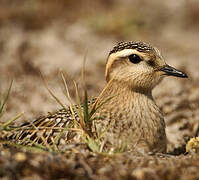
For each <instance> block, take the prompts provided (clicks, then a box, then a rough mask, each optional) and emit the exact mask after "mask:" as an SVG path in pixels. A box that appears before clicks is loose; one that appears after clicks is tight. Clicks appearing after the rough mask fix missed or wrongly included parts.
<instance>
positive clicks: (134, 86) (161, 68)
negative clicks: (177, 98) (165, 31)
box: [10, 41, 188, 153]
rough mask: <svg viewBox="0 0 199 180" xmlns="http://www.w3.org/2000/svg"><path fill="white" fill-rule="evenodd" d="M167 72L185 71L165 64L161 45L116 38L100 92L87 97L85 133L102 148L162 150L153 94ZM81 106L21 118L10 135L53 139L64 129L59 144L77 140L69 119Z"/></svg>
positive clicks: (163, 144)
mask: <svg viewBox="0 0 199 180" xmlns="http://www.w3.org/2000/svg"><path fill="white" fill-rule="evenodd" d="M166 76H175V77H180V78H187V77H188V76H187V74H186V73H184V72H182V71H180V70H177V69H175V68H173V67H172V66H169V65H168V64H167V63H166V62H165V60H164V58H163V57H162V56H161V53H160V51H159V50H158V49H157V48H156V47H153V46H151V45H150V44H148V43H145V42H142V41H129V42H119V43H118V44H116V45H115V46H114V47H113V48H112V50H111V51H110V52H109V54H108V57H107V61H106V68H105V79H106V82H107V83H106V85H105V87H104V89H103V90H102V92H101V93H100V94H99V96H98V97H97V98H94V99H91V100H90V101H89V103H88V107H89V108H91V109H95V113H93V116H94V118H93V120H92V122H90V125H89V127H90V128H89V132H91V135H90V136H91V137H92V138H94V139H95V140H101V141H102V142H103V143H101V145H102V144H103V145H102V147H104V148H105V149H107V148H109V149H112V150H114V151H116V150H118V149H121V148H123V149H125V151H131V150H137V151H142V152H153V153H166V151H167V138H166V133H165V121H164V117H163V114H162V112H161V111H160V109H159V107H158V106H157V105H156V103H155V101H154V98H153V96H152V90H153V89H154V87H155V86H156V85H158V84H159V83H160V82H161V81H162V79H163V78H164V77H166ZM82 108H83V106H82V105H80V106H79V105H73V106H69V107H68V108H63V109H60V110H58V111H56V112H54V113H48V115H46V116H42V117H39V118H37V119H36V120H34V121H33V122H27V123H25V124H22V125H21V127H22V128H21V129H20V128H19V129H20V130H19V131H18V132H15V133H14V134H13V135H12V136H10V137H11V138H12V139H15V140H16V141H17V142H23V143H26V144H31V145H34V144H35V143H37V144H45V143H47V144H52V143H53V142H55V137H56V136H57V135H58V134H59V133H60V132H62V131H63V129H65V131H64V133H63V134H62V135H61V138H60V139H59V141H58V142H57V143H58V144H70V143H71V142H75V141H78V142H79V140H80V139H81V138H80V136H81V134H80V133H77V131H75V130H74V129H75V128H76V127H77V126H76V125H75V124H76V123H75V122H74V119H76V120H77V122H80V121H81V118H80V114H79V113H78V109H82ZM80 124H81V123H80ZM27 142H28V143H27Z"/></svg>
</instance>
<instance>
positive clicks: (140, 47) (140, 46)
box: [109, 41, 155, 55]
mask: <svg viewBox="0 0 199 180" xmlns="http://www.w3.org/2000/svg"><path fill="white" fill-rule="evenodd" d="M123 49H136V50H137V51H140V52H149V51H155V49H154V48H153V47H152V46H150V45H149V44H146V43H144V42H141V41H129V42H120V43H118V44H117V45H116V46H114V47H113V49H112V50H111V51H110V53H109V55H110V54H112V53H116V52H118V51H121V50H123Z"/></svg>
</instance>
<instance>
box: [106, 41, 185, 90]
mask: <svg viewBox="0 0 199 180" xmlns="http://www.w3.org/2000/svg"><path fill="white" fill-rule="evenodd" d="M164 76H176V77H181V78H186V77H187V75H186V74H185V73H183V72H181V71H179V70H177V69H175V68H173V67H171V66H169V65H167V64H166V63H165V61H164V59H163V58H162V56H161V54H160V52H159V50H158V49H157V48H154V47H151V46H150V45H148V44H146V43H143V42H133V41H131V42H122V43H119V44H117V45H116V46H115V47H114V48H113V50H111V51H110V53H109V56H108V60H107V64H106V80H107V82H108V81H110V80H113V81H117V82H118V83H120V84H124V83H125V84H127V85H129V87H131V88H134V89H136V90H138V91H139V90H152V89H153V87H155V86H156V85H157V84H158V83H159V82H160V81H161V80H162V79H163V77H164Z"/></svg>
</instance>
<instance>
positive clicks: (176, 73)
mask: <svg viewBox="0 0 199 180" xmlns="http://www.w3.org/2000/svg"><path fill="white" fill-rule="evenodd" d="M161 71H163V72H165V75H167V76H176V77H181V78H187V77H188V76H187V75H186V74H185V73H184V72H182V71H179V70H177V69H175V68H173V67H171V66H169V65H168V64H167V65H166V66H164V67H163V68H162V69H161Z"/></svg>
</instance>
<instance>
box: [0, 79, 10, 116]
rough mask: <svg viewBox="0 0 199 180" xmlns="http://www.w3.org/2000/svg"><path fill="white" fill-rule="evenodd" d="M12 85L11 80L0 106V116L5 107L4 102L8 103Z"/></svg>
mask: <svg viewBox="0 0 199 180" xmlns="http://www.w3.org/2000/svg"><path fill="white" fill-rule="evenodd" d="M12 84H13V80H12V81H11V83H10V86H9V88H8V91H7V93H6V96H5V98H4V100H3V102H2V103H1V105H0V115H1V114H2V112H3V109H4V106H5V104H6V102H7V101H8V97H9V95H10V91H11V88H12Z"/></svg>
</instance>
